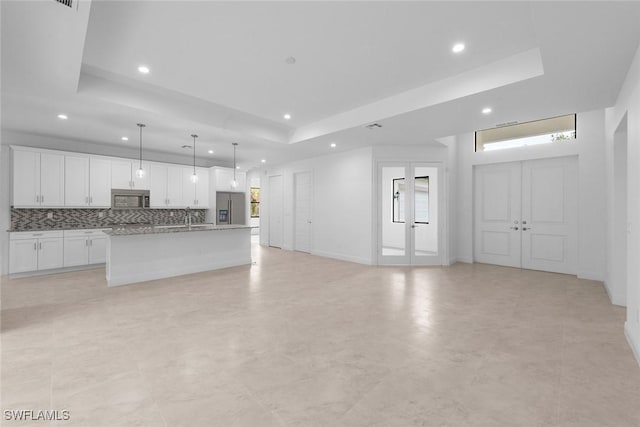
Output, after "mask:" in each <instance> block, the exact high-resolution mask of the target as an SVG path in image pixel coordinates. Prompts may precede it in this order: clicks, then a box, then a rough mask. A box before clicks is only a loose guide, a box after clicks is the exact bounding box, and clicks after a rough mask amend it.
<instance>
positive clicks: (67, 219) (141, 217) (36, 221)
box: [11, 209, 206, 231]
mask: <svg viewBox="0 0 640 427" xmlns="http://www.w3.org/2000/svg"><path fill="white" fill-rule="evenodd" d="M184 212H185V211H184V209H131V210H129V209H11V230H12V231H28V230H43V229H53V230H56V229H70V228H93V227H95V228H99V227H111V226H112V225H117V224H135V223H143V224H182V223H183V222H184V215H185V213H184ZM49 214H51V215H49ZM205 215H206V209H191V217H192V222H193V223H194V224H197V223H202V222H204V219H205ZM48 216H52V218H48Z"/></svg>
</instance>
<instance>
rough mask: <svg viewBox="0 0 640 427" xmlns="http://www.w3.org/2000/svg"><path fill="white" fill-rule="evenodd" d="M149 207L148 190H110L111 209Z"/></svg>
mask: <svg viewBox="0 0 640 427" xmlns="http://www.w3.org/2000/svg"><path fill="white" fill-rule="evenodd" d="M148 207H149V190H119V189H112V190H111V209H145V208H148Z"/></svg>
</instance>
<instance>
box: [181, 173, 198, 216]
mask: <svg viewBox="0 0 640 427" xmlns="http://www.w3.org/2000/svg"><path fill="white" fill-rule="evenodd" d="M191 175H193V169H192V168H182V206H188V207H190V208H195V207H196V184H194V183H193V182H192V181H191Z"/></svg>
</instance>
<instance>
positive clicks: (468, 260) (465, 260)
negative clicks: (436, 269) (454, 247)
mask: <svg viewBox="0 0 640 427" xmlns="http://www.w3.org/2000/svg"><path fill="white" fill-rule="evenodd" d="M456 262H463V263H465V264H473V258H468V257H460V256H459V257H455V258H452V259H451V264H455V263H456Z"/></svg>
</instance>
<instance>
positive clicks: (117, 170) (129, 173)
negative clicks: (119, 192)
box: [111, 159, 151, 190]
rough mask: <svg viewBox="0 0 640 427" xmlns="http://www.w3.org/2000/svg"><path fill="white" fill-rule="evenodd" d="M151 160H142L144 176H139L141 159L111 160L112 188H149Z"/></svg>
mask: <svg viewBox="0 0 640 427" xmlns="http://www.w3.org/2000/svg"><path fill="white" fill-rule="evenodd" d="M149 166H150V165H149V162H145V161H143V162H142V169H143V170H144V172H145V173H144V176H143V177H142V178H140V177H138V176H137V174H136V171H137V170H138V169H139V168H140V161H139V160H127V159H117V160H115V159H114V160H112V161H111V188H120V189H121V188H127V189H133V190H149V186H150V182H151V181H150V179H149V175H150V170H149Z"/></svg>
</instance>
